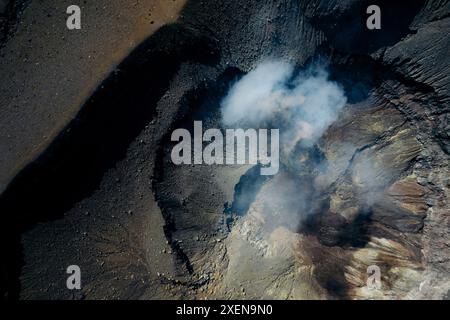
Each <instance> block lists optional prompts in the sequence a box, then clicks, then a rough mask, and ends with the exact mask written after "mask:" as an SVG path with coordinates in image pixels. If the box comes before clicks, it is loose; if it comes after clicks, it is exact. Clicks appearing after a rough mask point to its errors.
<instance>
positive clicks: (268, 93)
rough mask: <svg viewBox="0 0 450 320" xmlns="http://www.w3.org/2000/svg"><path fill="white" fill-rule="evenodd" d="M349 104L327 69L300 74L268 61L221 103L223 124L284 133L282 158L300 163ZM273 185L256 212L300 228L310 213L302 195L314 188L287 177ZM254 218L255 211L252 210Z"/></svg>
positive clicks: (267, 219) (266, 220)
mask: <svg viewBox="0 0 450 320" xmlns="http://www.w3.org/2000/svg"><path fill="white" fill-rule="evenodd" d="M346 102H347V99H346V97H345V94H344V91H343V89H342V88H341V87H340V86H339V85H338V84H337V83H335V82H333V81H330V80H329V75H328V73H327V72H326V71H325V70H324V69H323V68H320V67H314V68H310V69H308V70H306V71H302V72H300V73H298V72H296V71H295V67H294V65H292V64H289V63H285V62H282V61H265V62H262V63H260V64H259V65H258V66H257V67H256V68H255V69H254V70H252V71H250V72H249V73H248V74H247V75H245V76H243V77H242V78H241V79H240V80H239V81H238V82H236V83H235V84H234V85H233V86H232V87H231V88H230V91H229V92H228V94H227V96H226V97H225V98H224V99H223V100H222V104H221V110H222V122H223V124H224V125H225V126H227V127H247V128H248V127H250V128H262V127H264V128H278V129H280V149H281V150H280V151H281V155H282V156H284V157H287V158H294V156H296V155H298V151H297V150H296V147H297V146H299V145H301V146H302V149H303V150H306V149H308V148H310V147H312V146H313V145H314V144H315V143H316V142H317V141H318V139H319V138H320V137H321V136H322V134H323V133H324V132H325V131H326V130H327V128H328V127H329V126H330V125H331V124H332V123H333V122H334V121H335V120H336V119H337V117H338V115H339V112H340V111H341V110H342V108H343V107H344V105H345V104H346ZM316 165H317V166H319V165H320V164H319V163H317V164H316ZM268 183H269V184H270V185H271V186H270V187H269V189H268V188H267V187H263V189H262V190H261V191H260V194H262V196H261V197H256V201H255V202H254V203H253V205H252V208H262V207H265V208H266V209H268V210H262V209H258V210H257V211H259V213H257V215H262V217H260V218H262V220H261V221H264V222H263V224H264V225H268V224H270V225H271V226H272V227H277V226H284V227H287V226H288V229H291V230H292V228H294V229H295V228H296V226H298V224H299V223H301V222H302V220H304V218H305V214H306V212H308V210H307V206H308V200H307V195H306V194H302V192H301V191H300V190H302V189H303V190H305V189H310V188H305V186H306V185H307V183H305V181H303V182H300V184H301V185H303V186H301V185H299V181H298V179H297V178H295V177H292V176H289V175H288V174H284V173H283V174H281V175H280V174H279V175H278V176H277V177H275V178H273V179H272V180H271V181H270V182H268ZM265 190H266V191H265ZM267 190H272V191H270V192H267ZM274 190H279V191H282V192H274ZM243 196H244V197H245V195H243ZM248 196H249V197H250V195H248ZM258 199H263V200H261V201H262V203H260V204H258V203H257V202H258ZM270 204H272V205H270ZM261 210H262V211H261ZM268 211H272V212H271V213H270V212H268ZM254 214H255V211H254V210H253V209H252V210H250V211H249V215H254ZM263 229H266V228H265V227H264V228H263ZM292 231H294V230H292Z"/></svg>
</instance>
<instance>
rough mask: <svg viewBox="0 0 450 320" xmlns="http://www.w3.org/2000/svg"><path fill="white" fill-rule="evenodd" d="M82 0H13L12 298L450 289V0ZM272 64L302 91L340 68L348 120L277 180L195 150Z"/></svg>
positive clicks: (0, 206)
mask: <svg viewBox="0 0 450 320" xmlns="http://www.w3.org/2000/svg"><path fill="white" fill-rule="evenodd" d="M66 2H67V1H61V3H60V2H58V4H57V5H55V4H52V2H51V1H34V0H29V1H6V0H0V24H1V25H0V41H1V42H2V43H1V47H0V75H1V77H0V108H1V109H0V110H1V111H0V192H1V195H0V214H1V215H2V223H1V237H2V238H1V249H2V253H3V254H2V259H1V262H0V264H1V282H0V287H1V290H2V297H3V298H4V299H448V298H449V296H450V293H449V292H450V250H449V247H450V203H449V201H450V200H449V194H450V167H449V165H450V161H449V159H450V114H449V111H450V58H449V55H448V53H449V52H450V41H449V31H450V1H448V0H423V1H398V2H397V1H396V2H395V4H394V3H393V1H375V3H372V2H371V1H365V0H345V1H335V0H328V1H325V0H310V1H291V0H271V1H269V0H267V1H235V0H215V1H194V0H192V1H191V0H187V1H173V2H172V1H167V2H166V1H156V0H155V1H152V0H148V1H141V2H142V3H141V2H136V4H130V3H129V2H128V1H121V0H114V1H100V0H99V1H96V2H95V4H89V5H88V4H84V6H81V10H82V12H84V13H83V20H82V21H83V28H82V29H81V30H71V31H69V30H67V28H66V27H65V20H64V19H65V18H66V14H65V8H66V7H67V6H68V5H70V4H71V3H69V2H67V3H66ZM169 2H170V3H169ZM371 4H377V5H378V6H379V7H380V8H381V12H382V20H381V21H382V27H381V29H380V30H368V29H367V27H366V19H367V17H368V15H367V13H366V8H367V7H368V6H369V5H371ZM57 26H60V28H59V29H58V27H57ZM264 61H276V62H277V63H281V64H280V65H282V66H285V65H287V66H290V67H291V69H292V70H291V73H289V72H287V73H286V74H287V76H285V78H286V79H287V80H286V79H285V81H286V82H287V84H286V86H284V87H283V97H285V98H286V99H285V100H283V101H282V102H283V103H284V102H286V103H289V101H290V100H289V99H287V98H290V97H291V96H290V94H292V92H294V93H295V87H296V86H299V88H300V89H299V90H301V88H303V87H301V83H302V81H307V80H305V79H310V78H308V77H311V78H312V79H318V78H320V77H321V76H320V75H319V76H317V75H310V74H309V73H308V72H310V71H309V70H311V69H313V68H314V67H315V66H321V68H323V69H324V70H326V74H327V77H326V79H324V80H323V81H324V83H325V84H326V85H329V86H331V88H334V85H331V84H336V88H339V90H340V91H339V92H342V95H343V96H345V101H344V100H343V101H344V103H342V105H341V106H340V108H339V109H338V110H337V111H336V114H335V116H334V117H333V119H332V121H329V122H327V123H326V124H323V123H322V122H321V121H320V120H321V119H322V118H320V117H319V120H317V119H316V118H314V119H313V120H311V121H312V122H309V124H311V123H316V122H314V121H317V123H319V124H320V130H316V131H314V130H315V128H313V129H312V130H313V132H314V133H316V132H317V133H319V132H320V134H317V136H314V139H313V140H310V141H311V143H305V144H302V139H300V140H299V143H298V144H296V145H295V149H294V150H295V151H294V152H292V153H290V154H289V157H283V155H281V157H280V168H279V172H278V173H277V174H276V175H274V176H261V175H260V170H259V169H260V168H259V166H258V165H256V166H254V165H206V164H195V165H175V164H174V163H173V162H172V161H171V151H172V148H173V147H174V145H175V143H174V142H172V141H171V134H172V132H173V131H174V130H175V129H177V128H186V129H188V130H189V131H191V132H193V129H192V128H193V122H194V121H202V122H203V125H204V127H205V128H225V126H224V125H223V113H224V107H223V105H224V98H225V97H227V96H229V95H231V94H232V93H233V90H232V88H235V87H236V85H239V84H240V83H242V81H244V79H249V78H246V77H248V76H249V75H251V74H252V72H255V70H259V69H258V68H259V67H260V66H261V64H262V63H263V62H264ZM271 76H272V74H267V75H266V76H265V77H261V78H259V79H257V80H258V81H255V85H254V86H250V90H253V89H254V88H257V83H262V84H264V83H265V81H266V79H267V82H268V81H270V77H271ZM266 77H267V78H266ZM299 79H300V80H299ZM299 83H300V84H299ZM314 83H315V82H314ZM319 83H321V82H320V81H319ZM320 89H321V87H320ZM336 90H337V89H336ZM311 91H313V92H309V91H308V92H307V93H306V94H305V95H306V97H308V95H312V96H314V97H316V95H318V96H320V94H321V92H322V91H321V90H316V91H317V92H314V90H311ZM275 97H278V96H275ZM294 97H296V96H295V95H294ZM306 101H308V100H306ZM306 107H307V106H306ZM269 108H270V107H269ZM320 112H321V110H317V112H316V110H314V111H313V112H312V113H311V114H312V115H314V114H321V113H320ZM308 114H309V113H308ZM311 114H310V115H311ZM279 116H280V115H279V114H276V117H275V118H276V119H275V118H274V119H275V120H276V121H278V122H276V123H277V124H278V125H279V128H280V136H281V139H282V140H283V139H286V137H287V136H288V138H290V137H291V136H292V134H291V131H289V135H286V134H284V135H283V128H284V129H286V130H287V128H289V129H292V128H294V129H297V127H295V126H293V127H292V123H291V122H292V119H288V118H283V117H281V119H280V117H279ZM274 119H271V120H273V121H275V120H274ZM246 120H252V121H253V120H254V119H246ZM313 127H314V126H313ZM302 128H303V127H302ZM308 128H309V127H308ZM294 133H295V134H297V133H299V134H300V133H302V132H297V131H296V132H294ZM292 139H293V138H292ZM295 141H297V140H295ZM306 141H309V140H308V138H306ZM70 265H78V266H79V267H80V269H81V279H82V280H81V281H82V288H81V290H69V289H68V288H67V286H66V280H67V277H68V274H67V273H66V269H67V267H68V266H70ZM373 265H376V266H378V267H379V268H380V271H381V288H379V289H375V290H373V289H368V288H367V277H368V274H367V268H368V267H370V266H373Z"/></svg>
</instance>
